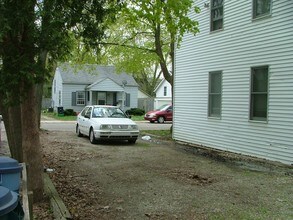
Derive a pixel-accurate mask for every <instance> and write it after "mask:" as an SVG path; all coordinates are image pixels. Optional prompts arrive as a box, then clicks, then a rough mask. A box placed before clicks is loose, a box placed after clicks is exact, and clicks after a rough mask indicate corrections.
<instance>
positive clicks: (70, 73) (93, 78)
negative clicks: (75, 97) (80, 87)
mask: <svg viewBox="0 0 293 220" xmlns="http://www.w3.org/2000/svg"><path fill="white" fill-rule="evenodd" d="M57 71H59V72H60V74H61V77H62V80H63V83H72V84H86V85H90V84H93V83H95V82H97V81H101V80H103V79H106V78H109V79H111V80H113V81H114V82H116V83H117V84H119V85H121V86H122V85H123V81H125V80H126V81H127V84H126V85H127V86H138V85H137V83H136V82H135V80H134V78H133V77H132V76H130V75H128V74H127V73H125V72H122V73H117V72H116V70H115V67H114V66H100V65H95V64H84V65H71V64H62V65H60V66H59V67H58V68H57Z"/></svg>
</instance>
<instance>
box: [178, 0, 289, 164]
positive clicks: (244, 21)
mask: <svg viewBox="0 0 293 220" xmlns="http://www.w3.org/2000/svg"><path fill="white" fill-rule="evenodd" d="M194 4H196V5H197V6H199V7H200V8H201V13H200V14H194V13H190V17H191V18H192V19H194V20H197V21H198V22H199V28H200V33H198V34H197V35H195V36H194V35H193V34H186V35H185V36H184V37H183V41H182V43H181V47H180V49H177V50H176V55H175V73H174V103H173V104H174V112H173V114H174V115H173V138H174V139H175V140H177V141H181V142H185V143H189V144H195V145H200V146H205V147H209V148H214V149H217V150H223V151H230V152H236V153H240V154H244V155H249V156H254V157H258V158H264V159H268V160H271V161H279V162H282V163H284V164H291V165H292V164H293V35H292V33H293V22H292V15H293V7H292V2H291V1H277V0H250V1H217V0H211V1H208V3H207V1H206V0H199V1H195V3H194Z"/></svg>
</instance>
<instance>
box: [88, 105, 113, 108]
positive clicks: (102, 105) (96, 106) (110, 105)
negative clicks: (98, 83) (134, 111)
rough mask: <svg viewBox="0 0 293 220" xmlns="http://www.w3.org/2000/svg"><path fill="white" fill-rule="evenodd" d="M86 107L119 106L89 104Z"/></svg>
mask: <svg viewBox="0 0 293 220" xmlns="http://www.w3.org/2000/svg"><path fill="white" fill-rule="evenodd" d="M85 107H100V108H107V107H112V108H113V107H114V108H118V106H114V105H87V106H85Z"/></svg>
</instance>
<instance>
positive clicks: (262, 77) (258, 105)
mask: <svg viewBox="0 0 293 220" xmlns="http://www.w3.org/2000/svg"><path fill="white" fill-rule="evenodd" d="M268 71H269V67H268V66H262V67H253V68H251V89H250V90H251V92H250V120H256V121H266V120H267V115H268V113H267V112H268Z"/></svg>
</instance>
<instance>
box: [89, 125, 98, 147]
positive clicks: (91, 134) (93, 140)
mask: <svg viewBox="0 0 293 220" xmlns="http://www.w3.org/2000/svg"><path fill="white" fill-rule="evenodd" d="M89 136H90V137H89V138H90V142H91V143H92V144H96V143H97V140H96V138H95V133H94V130H93V128H91V130H90V135H89Z"/></svg>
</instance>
